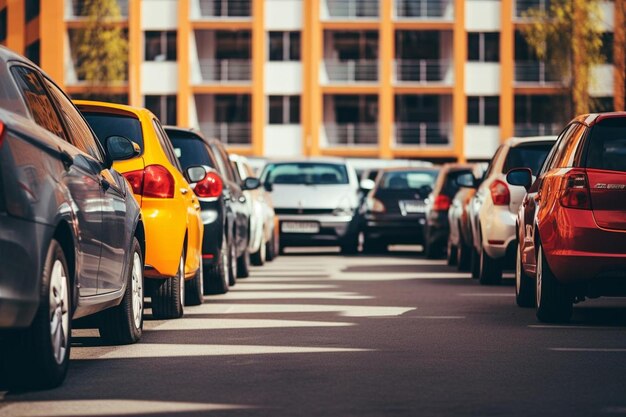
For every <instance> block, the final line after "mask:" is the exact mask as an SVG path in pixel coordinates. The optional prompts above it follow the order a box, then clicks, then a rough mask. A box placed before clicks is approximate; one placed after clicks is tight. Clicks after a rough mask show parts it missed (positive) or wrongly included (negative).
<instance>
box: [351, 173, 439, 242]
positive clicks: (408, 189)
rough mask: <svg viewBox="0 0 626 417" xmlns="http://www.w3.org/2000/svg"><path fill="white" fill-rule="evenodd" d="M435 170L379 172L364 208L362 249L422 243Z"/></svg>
mask: <svg viewBox="0 0 626 417" xmlns="http://www.w3.org/2000/svg"><path fill="white" fill-rule="evenodd" d="M437 173H438V170H437V169H436V168H387V169H383V170H381V171H380V173H379V174H378V177H377V180H376V182H375V185H374V188H373V189H372V190H371V191H370V192H369V193H368V195H367V198H366V199H365V202H364V204H363V206H362V211H363V216H364V221H363V228H362V230H363V235H364V240H363V250H364V251H366V252H379V251H384V250H386V249H387V245H390V244H394V243H396V244H398V243H403V244H421V243H422V239H423V236H424V234H423V230H422V229H423V227H424V224H425V223H426V215H425V210H426V205H425V203H424V200H426V198H427V197H428V195H429V194H430V192H431V191H432V190H433V186H434V185H435V180H436V179H437Z"/></svg>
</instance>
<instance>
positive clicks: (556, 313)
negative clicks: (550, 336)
mask: <svg viewBox="0 0 626 417" xmlns="http://www.w3.org/2000/svg"><path fill="white" fill-rule="evenodd" d="M535 289H536V302H537V318H538V319H539V321H541V322H544V323H567V322H569V320H570V319H571V318H572V313H573V308H572V297H571V296H570V295H569V294H568V292H567V289H566V288H565V287H564V286H563V285H561V284H560V283H559V282H558V281H557V280H556V278H555V277H554V274H553V273H552V270H550V266H549V265H548V262H547V261H546V259H545V257H544V255H543V248H542V246H541V244H539V251H538V253H537V279H536V284H535Z"/></svg>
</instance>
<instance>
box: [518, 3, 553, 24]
mask: <svg viewBox="0 0 626 417" xmlns="http://www.w3.org/2000/svg"><path fill="white" fill-rule="evenodd" d="M530 10H538V11H540V12H544V13H545V12H549V10H550V0H516V1H515V12H514V13H515V18H516V19H517V20H524V19H526V17H525V15H526V14H527V13H528V12H529V11H530Z"/></svg>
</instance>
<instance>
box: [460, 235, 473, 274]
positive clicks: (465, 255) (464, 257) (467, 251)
mask: <svg viewBox="0 0 626 417" xmlns="http://www.w3.org/2000/svg"><path fill="white" fill-rule="evenodd" d="M471 257H472V252H471V248H470V247H469V246H467V245H466V244H465V243H463V241H462V240H461V241H460V242H459V244H458V246H457V247H456V268H457V270H459V271H461V272H467V271H469V270H470V267H471V265H470V264H471Z"/></svg>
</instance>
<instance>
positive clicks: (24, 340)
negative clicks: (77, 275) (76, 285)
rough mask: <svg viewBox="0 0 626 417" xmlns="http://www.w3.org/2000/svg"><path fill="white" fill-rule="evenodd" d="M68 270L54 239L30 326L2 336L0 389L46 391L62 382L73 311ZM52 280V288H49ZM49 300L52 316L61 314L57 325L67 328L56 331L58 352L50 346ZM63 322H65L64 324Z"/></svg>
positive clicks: (61, 251) (65, 371)
mask: <svg viewBox="0 0 626 417" xmlns="http://www.w3.org/2000/svg"><path fill="white" fill-rule="evenodd" d="M69 271H70V270H69V268H68V266H67V261H66V259H65V254H64V253H63V249H62V248H61V245H60V244H59V242H58V241H57V240H55V239H53V240H52V241H51V242H50V246H49V247H48V252H47V255H46V260H45V263H44V267H43V272H42V279H41V292H40V301H39V309H38V310H37V313H36V315H35V318H34V319H33V322H32V324H31V325H30V327H28V328H27V329H23V330H16V331H11V332H9V333H7V334H4V339H3V340H1V341H0V387H1V388H4V389H49V388H54V387H58V386H59V385H61V383H62V382H63V380H64V379H65V376H66V375H67V369H68V366H69V362H70V348H71V343H70V334H71V330H72V312H73V307H72V299H73V297H72V294H73V289H72V287H70V284H71V282H72V280H71V279H70V277H69ZM59 274H60V275H59ZM53 276H54V278H53ZM52 279H54V281H55V284H54V285H51V280H52ZM62 283H64V285H65V288H66V291H65V293H64V294H63V291H61V292H59V289H62V287H59V284H60V285H63V284H62ZM52 293H53V294H52ZM51 297H52V298H54V299H58V302H59V304H58V308H57V309H55V311H54V313H55V317H56V318H57V320H58V314H61V321H59V323H60V324H62V325H65V326H66V328H65V329H64V328H63V326H61V327H60V329H59V330H61V331H62V333H60V335H61V339H60V341H59V342H60V343H61V344H60V345H59V348H58V349H55V348H54V347H53V339H52V336H51V330H52V322H51V313H52V312H51V311H50V309H51V304H50V298H51ZM65 314H67V315H66V316H65V317H63V316H64V315H65ZM65 319H67V321H66V322H65V323H64V320H65ZM64 333H66V334H64ZM63 345H64V346H63ZM55 353H56V354H55Z"/></svg>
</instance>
